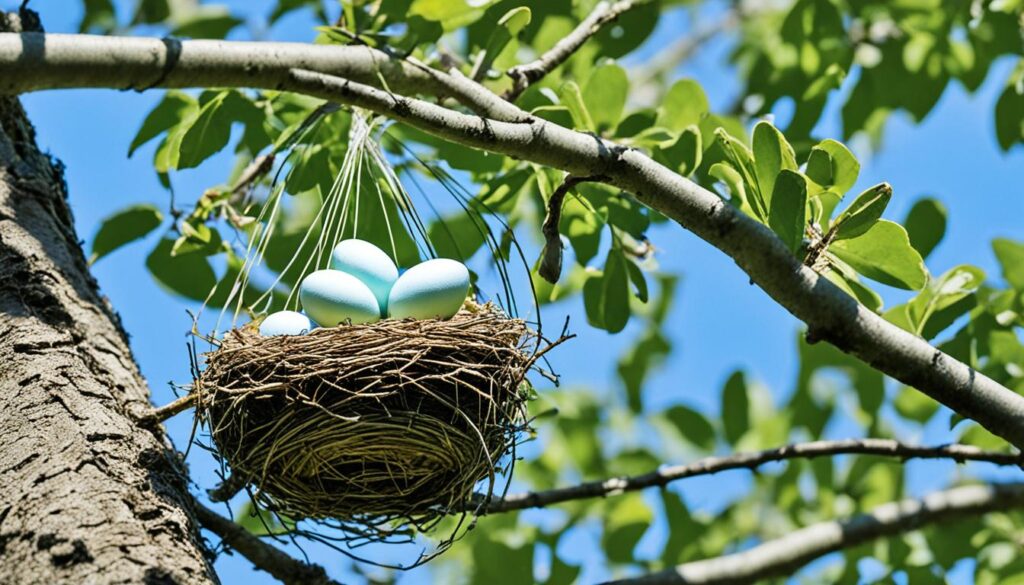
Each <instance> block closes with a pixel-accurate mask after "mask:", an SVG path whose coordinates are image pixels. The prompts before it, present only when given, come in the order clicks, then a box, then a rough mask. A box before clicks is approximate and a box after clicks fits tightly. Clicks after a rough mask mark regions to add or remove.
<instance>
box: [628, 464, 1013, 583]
mask: <svg viewBox="0 0 1024 585" xmlns="http://www.w3.org/2000/svg"><path fill="white" fill-rule="evenodd" d="M1020 507H1024V483H1009V484H996V485H971V486H964V487H958V488H953V489H950V490H946V491H941V492H935V493H932V494H929V495H927V496H925V497H924V498H922V499H920V500H915V499H907V500H903V501H900V502H891V503H888V504H883V505H881V506H878V507H877V508H875V509H874V510H872V511H871V512H870V513H868V514H862V515H860V516H854V517H853V518H850V519H848V520H836V521H830V522H822V523H820V524H813V525H811V526H808V527H806V528H802V529H800V530H797V531H795V532H791V533H789V534H787V535H786V536H783V537H781V538H777V539H775V540H770V541H767V542H764V543H762V544H760V545H758V546H755V547H753V548H751V549H748V550H745V551H743V552H739V553H734V554H729V555H724V556H721V557H716V558H712V559H705V560H701V561H694V562H690V563H684V564H682V565H678V566H676V567H673V568H671V569H668V570H665V571H661V572H658V573H651V574H649V575H644V576H641V577H635V578H630V579H623V580H620V581H614V582H613V583H616V584H618V585H625V584H630V585H640V584H643V585H662V584H683V583H685V584H687V585H697V584H701V585H735V584H740V583H754V582H757V581H761V580H764V579H770V578H772V577H780V576H785V575H790V574H792V573H794V572H796V571H797V570H798V569H800V568H801V567H803V566H805V565H807V564H808V563H810V562H811V561H813V560H815V559H817V558H819V557H822V556H824V555H826V554H829V553H831V552H835V551H838V550H842V549H846V548H851V547H854V546H857V545H858V544H861V543H864V542H868V541H870V540H874V539H877V538H881V537H883V536H890V535H894V534H902V533H904V532H908V531H911V530H915V529H918V528H921V527H924V526H927V525H929V524H936V523H939V522H943V521H946V520H949V519H953V518H957V517H963V516H974V515H978V514H984V513H988V512H995V511H1001V510H1009V509H1014V508H1020Z"/></svg>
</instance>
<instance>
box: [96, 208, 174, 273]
mask: <svg viewBox="0 0 1024 585" xmlns="http://www.w3.org/2000/svg"><path fill="white" fill-rule="evenodd" d="M163 219H164V216H163V214H162V213H160V210H159V209H157V208H156V206H155V205H150V204H146V203H143V204H139V205H132V206H131V207H127V208H125V209H122V210H121V211H118V212H117V213H115V214H113V215H110V216H107V217H106V218H104V219H103V221H101V222H100V228H99V230H97V231H96V235H95V236H94V237H93V239H92V253H91V254H90V255H89V263H90V264H93V263H95V262H96V261H97V260H99V259H100V258H102V257H104V256H106V255H107V254H109V253H111V252H113V251H114V250H116V249H118V248H120V247H121V246H124V245H125V244H127V243H129V242H134V241H135V240H138V239H141V238H144V237H145V236H146V235H147V234H149V233H150V232H151V231H153V230H155V229H156V228H157V227H159V226H160V223H161V222H163Z"/></svg>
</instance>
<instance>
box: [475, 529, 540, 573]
mask: <svg viewBox="0 0 1024 585" xmlns="http://www.w3.org/2000/svg"><path fill="white" fill-rule="evenodd" d="M481 532H482V531H481ZM534 547H535V544H534V543H533V542H529V541H527V542H525V543H523V544H520V545H518V546H513V545H510V544H506V543H505V542H502V541H501V540H500V538H499V535H498V534H481V535H480V537H478V538H476V539H475V541H474V543H473V546H472V547H471V548H470V550H471V551H472V555H473V560H472V567H473V574H472V580H471V583H494V584H495V585H516V584H517V583H533V581H534V579H533V550H534Z"/></svg>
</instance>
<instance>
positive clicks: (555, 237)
mask: <svg viewBox="0 0 1024 585" xmlns="http://www.w3.org/2000/svg"><path fill="white" fill-rule="evenodd" d="M606 179H607V177H605V176H603V175H592V176H589V177H575V176H573V175H567V176H566V177H565V179H564V180H563V181H562V184H561V185H559V186H558V188H557V189H555V191H554V193H552V194H551V197H550V198H549V199H548V213H547V216H546V217H545V218H544V225H542V226H541V228H540V230H541V233H542V234H544V251H543V252H542V253H541V259H540V266H539V267H538V268H537V273H538V274H540V276H541V277H542V278H543V279H544V280H546V281H548V282H550V283H551V284H555V283H556V282H558V277H559V276H561V275H562V238H561V236H560V235H559V232H558V224H559V222H560V221H561V219H562V203H563V202H564V201H565V196H566V195H567V194H568V193H569V191H571V190H572V189H573V188H574V187H576V185H579V184H580V183H586V182H598V181H604V180H606Z"/></svg>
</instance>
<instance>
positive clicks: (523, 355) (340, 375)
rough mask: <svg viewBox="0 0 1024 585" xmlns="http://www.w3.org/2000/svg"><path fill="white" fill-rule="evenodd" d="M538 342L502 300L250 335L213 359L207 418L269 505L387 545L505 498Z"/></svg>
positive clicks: (233, 336) (204, 379)
mask: <svg viewBox="0 0 1024 585" xmlns="http://www.w3.org/2000/svg"><path fill="white" fill-rule="evenodd" d="M535 341H536V338H535V337H534V336H533V335H532V334H531V332H530V331H529V330H528V329H527V327H526V325H525V324H524V322H523V321H521V320H519V319H510V318H508V317H506V316H505V315H504V314H503V313H502V312H501V311H500V309H498V308H496V307H494V306H493V305H490V304H488V305H482V306H480V305H475V304H467V306H466V307H465V308H464V309H463V310H462V311H460V312H459V313H458V314H457V315H456V316H455V317H454V318H452V319H450V320H447V321H442V320H420V321H412V320H407V321H397V320H386V321H380V322H378V323H373V324H369V325H355V326H353V325H341V326H338V327H332V328H324V329H315V330H313V331H312V332H310V333H309V334H308V335H303V336H281V337H260V336H259V334H258V333H257V332H256V331H255V330H254V328H252V327H243V328H242V329H237V330H234V331H232V332H230V333H228V334H227V335H226V336H225V338H224V340H223V342H222V343H221V345H220V347H219V348H218V349H217V350H216V351H213V352H211V353H209V354H207V355H206V368H205V369H204V370H203V372H202V374H201V375H200V376H199V378H198V379H197V380H196V383H195V389H194V390H195V392H196V393H197V394H196V395H197V401H198V408H197V414H198V416H200V417H201V421H202V422H203V423H204V424H205V425H206V427H207V428H208V429H209V431H210V434H211V436H212V438H213V442H214V445H215V446H216V450H217V453H218V456H219V457H221V458H223V460H224V461H225V462H226V463H227V465H228V466H229V467H230V468H231V472H232V474H237V475H239V476H241V477H247V478H251V480H250V481H251V492H252V494H253V495H254V497H255V499H256V501H257V503H258V504H259V505H261V506H263V507H265V508H266V509H269V510H271V511H273V512H275V513H277V514H278V515H280V516H283V517H287V518H292V519H311V520H314V521H317V520H322V521H324V522H325V523H328V525H330V526H331V527H337V526H340V527H342V528H343V529H345V530H347V531H349V532H350V533H351V534H352V535H354V536H355V537H357V538H359V539H363V540H386V539H387V538H389V537H390V536H392V535H394V534H398V533H402V532H403V531H406V532H407V531H408V530H409V529H410V528H415V529H416V530H419V531H423V530H429V529H430V528H432V527H433V526H435V525H436V524H437V523H438V522H439V521H440V519H441V518H443V517H444V516H446V515H448V514H462V513H465V512H466V511H467V509H468V508H467V502H469V501H470V497H471V495H472V494H473V492H474V489H478V490H479V489H485V491H486V492H487V493H491V492H493V491H495V485H496V477H497V475H498V474H500V473H501V471H502V470H503V467H502V466H503V462H507V460H508V457H507V455H508V454H509V452H510V451H511V450H512V449H513V447H514V445H515V443H516V441H517V440H518V437H519V436H520V434H521V432H522V431H523V430H524V429H525V427H526V412H525V401H526V399H527V397H528V390H527V388H526V386H525V375H526V373H527V370H528V369H529V367H530V365H531V364H532V363H533V362H532V359H531V358H532V355H533V353H532V351H531V350H534V349H535V348H534V343H535ZM470 511H472V510H470Z"/></svg>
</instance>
